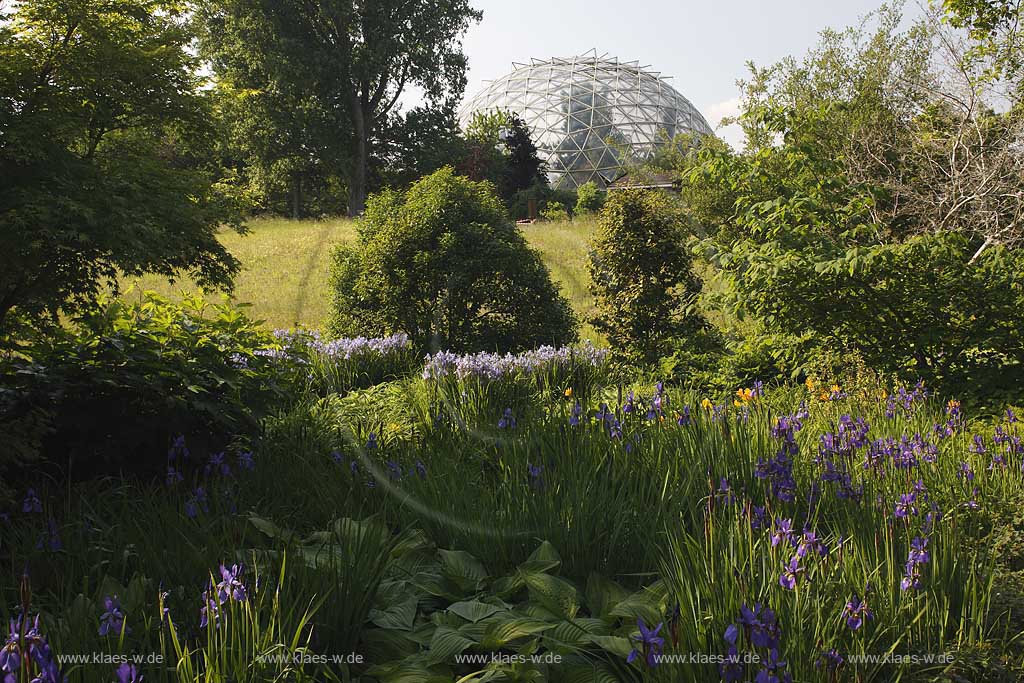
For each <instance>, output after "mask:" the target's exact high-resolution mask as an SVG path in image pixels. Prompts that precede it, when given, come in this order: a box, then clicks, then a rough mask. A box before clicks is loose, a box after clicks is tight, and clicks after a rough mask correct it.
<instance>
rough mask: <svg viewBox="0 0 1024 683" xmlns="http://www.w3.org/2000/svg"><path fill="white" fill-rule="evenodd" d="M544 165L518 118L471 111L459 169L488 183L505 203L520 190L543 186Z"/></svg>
mask: <svg viewBox="0 0 1024 683" xmlns="http://www.w3.org/2000/svg"><path fill="white" fill-rule="evenodd" d="M546 168H547V164H546V163H545V162H544V161H542V160H541V159H540V157H539V156H538V155H537V146H536V145H535V144H533V140H532V139H531V137H530V129H529V127H528V126H527V125H526V122H525V121H523V120H522V118H520V117H519V115H517V114H515V113H513V112H509V111H503V110H495V111H490V112H482V111H480V112H474V114H473V116H472V118H471V119H470V121H469V125H468V126H466V134H465V150H464V152H463V155H462V158H461V160H460V162H459V170H460V171H461V172H462V173H464V174H465V175H467V176H469V177H470V178H472V179H473V180H488V181H490V182H491V183H492V184H493V185H494V186H495V188H496V189H497V191H498V194H499V195H500V196H501V198H502V199H504V200H505V202H506V204H507V203H509V201H510V200H511V199H512V197H514V196H515V195H516V193H518V192H521V191H523V190H528V189H529V188H532V187H537V186H546V185H547V183H548V176H547V171H546Z"/></svg>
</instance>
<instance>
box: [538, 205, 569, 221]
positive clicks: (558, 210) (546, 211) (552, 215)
mask: <svg viewBox="0 0 1024 683" xmlns="http://www.w3.org/2000/svg"><path fill="white" fill-rule="evenodd" d="M540 217H541V218H543V219H544V220H546V221H567V220H569V212H568V211H566V210H565V205H564V204H562V202H548V203H547V204H545V205H544V208H543V209H541V211H540Z"/></svg>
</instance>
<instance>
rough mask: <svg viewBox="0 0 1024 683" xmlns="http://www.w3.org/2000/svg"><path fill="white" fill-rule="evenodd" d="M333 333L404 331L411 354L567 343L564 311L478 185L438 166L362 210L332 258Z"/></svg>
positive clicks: (543, 273) (540, 267) (487, 190)
mask: <svg viewBox="0 0 1024 683" xmlns="http://www.w3.org/2000/svg"><path fill="white" fill-rule="evenodd" d="M333 258H334V262H333V264H332V269H331V279H330V282H331V289H332V291H333V297H334V300H333V303H332V311H331V317H330V320H329V321H328V326H329V328H330V330H331V331H332V332H334V333H336V334H339V335H349V336H355V335H373V336H383V335H385V334H395V333H405V334H408V335H409V338H410V339H411V340H412V342H413V345H414V347H416V348H417V349H418V350H421V351H422V350H426V349H430V348H443V349H451V350H455V351H479V350H494V351H514V350H521V349H526V348H532V347H535V346H539V345H541V344H565V343H567V342H571V341H573V340H574V339H575V338H576V320H575V318H574V316H573V313H572V309H571V308H570V306H569V303H568V301H566V300H565V299H564V298H563V297H562V296H561V295H560V294H559V293H558V289H557V288H556V287H555V285H554V284H553V283H552V281H551V277H550V274H549V273H548V269H547V267H546V266H545V265H544V263H543V262H542V261H541V258H540V256H539V255H538V254H537V252H536V251H534V250H532V249H530V247H529V246H528V245H527V243H526V240H525V239H524V238H523V236H522V235H521V234H520V233H519V231H518V230H517V229H516V227H515V225H513V224H512V223H511V222H510V221H509V220H508V216H507V214H506V213H505V210H504V208H503V207H502V205H501V201H500V200H499V199H498V198H497V197H496V196H495V195H494V192H493V190H492V189H491V187H490V185H489V184H487V183H478V182H473V181H472V180H468V179H466V178H463V177H460V176H457V175H455V173H454V172H453V171H452V169H450V168H444V169H441V170H440V171H437V172H436V173H434V174H432V175H429V176H426V177H425V178H423V179H421V180H420V181H418V182H417V183H415V184H414V185H413V186H412V187H411V188H410V189H409V190H408V191H405V192H397V191H394V190H387V191H385V192H382V193H381V194H379V195H377V196H375V197H374V198H373V199H372V200H371V201H370V202H369V205H368V206H367V210H366V215H365V216H364V218H363V220H362V222H361V224H360V227H359V236H358V240H357V242H356V244H355V245H353V246H341V247H339V248H338V249H337V250H336V251H335V253H334V257H333Z"/></svg>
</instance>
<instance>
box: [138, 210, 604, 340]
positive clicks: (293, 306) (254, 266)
mask: <svg viewBox="0 0 1024 683" xmlns="http://www.w3.org/2000/svg"><path fill="white" fill-rule="evenodd" d="M594 227H595V222H594V221H593V220H577V221H575V222H570V221H566V222H554V223H536V224H533V225H526V226H523V228H522V231H523V234H524V235H525V237H526V239H527V241H528V242H529V243H530V244H531V245H532V246H533V247H534V248H535V249H537V250H538V251H540V253H541V255H542V256H543V257H544V261H545V263H547V265H548V268H550V269H551V275H552V277H553V278H554V279H555V281H556V282H557V283H558V284H559V286H560V287H561V288H562V292H563V293H564V294H565V296H567V297H568V298H569V301H570V302H571V303H572V306H573V309H574V310H575V311H576V313H577V315H578V316H579V318H580V320H581V321H583V320H585V319H586V318H587V317H588V316H590V315H591V314H592V313H593V311H594V304H593V299H592V297H591V296H590V293H589V292H588V289H587V288H588V285H589V277H588V275H587V269H586V256H587V248H588V247H587V244H588V242H589V239H590V236H591V234H592V233H593V230H594ZM248 228H249V232H248V233H246V234H245V235H239V234H237V233H235V232H229V231H225V232H224V233H222V235H221V241H222V242H223V243H224V246H226V247H227V248H228V250H229V251H230V252H231V253H232V254H234V255H235V257H237V258H238V260H239V261H241V263H242V271H241V272H240V273H239V274H238V277H237V278H236V279H235V290H234V292H233V295H232V296H233V300H234V301H235V302H236V303H247V304H251V305H252V311H251V313H252V315H253V316H254V317H256V318H259V319H262V320H265V321H266V324H267V326H268V327H272V328H288V327H294V326H295V325H297V324H299V325H302V326H305V327H309V328H313V329H317V328H319V327H320V325H321V323H322V322H323V320H324V318H325V317H326V315H327V306H328V300H329V296H328V291H327V269H328V265H329V263H330V256H331V249H332V248H333V247H334V246H335V245H336V244H339V243H341V242H347V241H350V240H353V239H355V222H354V221H352V220H350V219H347V218H333V219H329V220H318V221H312V220H308V221H293V220H286V219H279V218H259V219H254V220H252V221H250V222H249V223H248ZM123 284H124V286H125V287H128V286H130V285H135V287H134V290H133V291H131V292H129V293H127V294H126V295H125V296H126V297H128V298H132V297H135V298H138V297H139V296H140V295H141V293H142V291H145V290H155V291H156V292H159V293H160V294H164V295H180V293H181V292H183V291H195V290H196V288H197V287H196V285H195V283H194V282H193V281H192V280H191V279H188V278H185V279H182V280H179V281H176V282H173V283H172V282H169V281H168V280H167V279H166V278H163V277H159V276H152V275H150V276H145V277H142V278H128V279H126V280H125V281H124V283H123ZM219 297H220V295H219V294H218V293H209V294H208V299H209V300H211V301H217V300H219ZM580 333H581V336H582V337H583V338H584V339H589V340H591V341H593V342H595V343H599V344H600V343H603V341H602V339H601V336H600V335H599V334H598V333H597V332H595V331H594V329H593V328H592V327H591V326H590V325H589V324H583V325H582V327H581V330H580Z"/></svg>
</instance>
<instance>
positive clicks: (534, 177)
mask: <svg viewBox="0 0 1024 683" xmlns="http://www.w3.org/2000/svg"><path fill="white" fill-rule="evenodd" d="M502 143H503V144H504V145H505V149H506V150H508V175H507V177H506V181H505V183H504V187H503V188H502V193H501V196H502V197H503V198H504V199H506V200H508V198H510V197H511V196H512V195H514V194H515V193H516V192H519V191H520V190H525V189H526V188H528V187H531V186H533V185H546V184H547V182H548V176H547V172H546V168H547V164H545V162H543V161H541V160H540V157H538V156H537V146H536V145H535V144H533V140H532V139H531V138H530V129H529V127H527V125H526V122H525V121H523V119H521V118H520V117H519V115H518V114H516V113H510V114H508V116H507V120H506V123H505V132H504V136H503V137H502Z"/></svg>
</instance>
